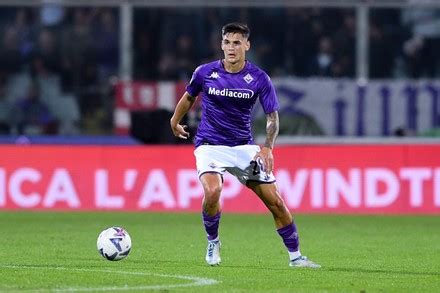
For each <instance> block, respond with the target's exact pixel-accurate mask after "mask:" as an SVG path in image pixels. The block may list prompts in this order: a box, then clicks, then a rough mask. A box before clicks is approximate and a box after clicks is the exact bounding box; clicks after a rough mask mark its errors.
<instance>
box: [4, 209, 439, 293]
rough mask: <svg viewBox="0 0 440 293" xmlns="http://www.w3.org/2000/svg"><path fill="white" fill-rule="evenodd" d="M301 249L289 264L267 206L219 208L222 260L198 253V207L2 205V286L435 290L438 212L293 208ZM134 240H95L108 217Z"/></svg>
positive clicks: (110, 223)
mask: <svg viewBox="0 0 440 293" xmlns="http://www.w3.org/2000/svg"><path fill="white" fill-rule="evenodd" d="M295 218H296V222H297V225H298V228H299V233H300V240H301V250H302V252H303V254H305V255H307V256H308V257H309V258H311V259H313V260H314V261H316V262H318V263H320V264H321V265H322V266H323V268H321V269H318V270H312V269H294V268H290V267H288V257H287V253H286V252H285V249H284V246H283V244H282V242H281V239H280V238H279V236H278V234H277V233H276V231H275V229H274V226H273V223H272V218H271V216H270V215H232V214H224V215H223V217H222V220H221V226H220V234H221V240H222V243H223V245H222V264H221V266H219V267H208V266H207V265H206V264H205V262H204V254H205V249H206V240H205V235H204V231H203V227H202V224H201V216H200V215H198V214H159V213H112V212H104V213H84V212H78V213H36V212H2V213H1V214H0V227H1V230H0V231H1V237H0V243H1V245H0V276H1V278H0V291H1V292H22V291H25V292H51V291H56V292H63V291H69V292H77V291H79V292H81V291H88V292H96V291H110V290H112V291H117V292H131V291H138V292H140V291H142V292H145V291H153V290H156V291H157V290H159V291H166V292H169V291H172V292H213V291H217V292H223V291H225V292H439V291H440V217H438V216H405V217H401V216H332V215H325V216H321V215H319V216H318V215H299V216H296V217H295ZM117 225H119V226H123V227H125V228H126V230H127V231H128V232H129V233H130V236H131V238H132V240H133V248H132V251H131V253H130V255H129V256H128V258H126V259H124V260H122V261H118V262H110V261H107V260H104V259H103V258H102V257H101V256H100V255H99V254H98V252H97V250H96V238H97V236H98V234H99V232H100V231H101V230H103V229H104V228H106V227H109V226H117Z"/></svg>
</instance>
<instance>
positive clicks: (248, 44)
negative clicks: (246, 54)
mask: <svg viewBox="0 0 440 293" xmlns="http://www.w3.org/2000/svg"><path fill="white" fill-rule="evenodd" d="M250 48H251V42H250V41H249V40H247V41H246V51H249V49H250Z"/></svg>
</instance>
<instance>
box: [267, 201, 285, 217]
mask: <svg viewBox="0 0 440 293" xmlns="http://www.w3.org/2000/svg"><path fill="white" fill-rule="evenodd" d="M269 209H270V210H271V212H272V213H274V214H277V215H280V214H283V213H285V212H286V211H287V209H286V205H285V204H284V201H283V199H282V198H279V197H277V198H276V199H275V200H273V201H272V202H271V204H270V206H269Z"/></svg>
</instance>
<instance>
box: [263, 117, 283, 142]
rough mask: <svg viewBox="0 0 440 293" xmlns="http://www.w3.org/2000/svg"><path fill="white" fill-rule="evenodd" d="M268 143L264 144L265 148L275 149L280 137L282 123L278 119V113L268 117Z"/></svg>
mask: <svg viewBox="0 0 440 293" xmlns="http://www.w3.org/2000/svg"><path fill="white" fill-rule="evenodd" d="M266 118H267V124H266V141H265V143H264V146H265V147H268V148H271V149H272V148H273V146H274V144H275V139H276V138H277V136H278V131H279V128H280V121H279V118H278V112H277V111H275V112H272V113H269V114H267V115H266Z"/></svg>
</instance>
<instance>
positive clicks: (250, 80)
mask: <svg viewBox="0 0 440 293" xmlns="http://www.w3.org/2000/svg"><path fill="white" fill-rule="evenodd" d="M243 79H244V81H245V82H247V83H248V84H249V83H251V82H252V81H253V80H254V78H253V77H252V75H250V74H249V73H248V74H246V75H245V76H244V77H243Z"/></svg>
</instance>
